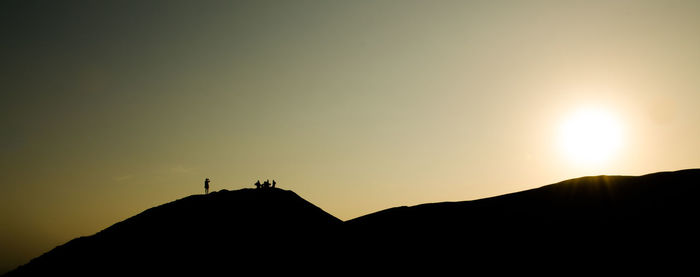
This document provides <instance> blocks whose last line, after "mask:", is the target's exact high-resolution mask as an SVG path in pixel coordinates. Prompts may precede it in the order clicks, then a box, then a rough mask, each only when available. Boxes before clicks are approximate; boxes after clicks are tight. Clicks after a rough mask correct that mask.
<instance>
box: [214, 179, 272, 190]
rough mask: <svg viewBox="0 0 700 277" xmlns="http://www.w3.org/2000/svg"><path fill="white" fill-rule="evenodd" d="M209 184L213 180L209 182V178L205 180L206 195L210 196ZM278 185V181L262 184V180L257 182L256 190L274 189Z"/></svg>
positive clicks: (268, 181)
mask: <svg viewBox="0 0 700 277" xmlns="http://www.w3.org/2000/svg"><path fill="white" fill-rule="evenodd" d="M209 183H211V180H209V178H205V179H204V194H209ZM276 185H277V181H275V180H272V183H270V180H269V179H268V180H267V181H265V182H263V183H260V180H258V181H257V182H255V188H256V189H268V188H274V187H275V186H276Z"/></svg>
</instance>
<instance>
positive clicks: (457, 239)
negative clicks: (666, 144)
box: [345, 169, 700, 260]
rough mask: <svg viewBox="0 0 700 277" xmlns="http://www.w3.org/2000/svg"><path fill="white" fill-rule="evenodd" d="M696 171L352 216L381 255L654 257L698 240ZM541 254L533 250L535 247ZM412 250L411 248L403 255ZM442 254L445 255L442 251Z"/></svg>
mask: <svg viewBox="0 0 700 277" xmlns="http://www.w3.org/2000/svg"><path fill="white" fill-rule="evenodd" d="M699 192H700V170H698V169H693V170H682V171H676V172H661V173H655V174H649V175H644V176H639V177H630V176H594V177H583V178H577V179H572V180H567V181H563V182H560V183H556V184H552V185H548V186H544V187H540V188H536V189H532V190H527V191H522V192H517V193H512V194H507V195H502V196H497V197H492V198H486V199H480V200H474V201H462V202H444V203H432V204H423V205H418V206H412V207H397V208H392V209H387V210H383V211H379V212H376V213H373V214H369V215H365V216H362V217H359V218H355V219H352V220H349V221H347V222H346V226H345V227H346V228H347V229H349V230H352V231H351V232H350V233H352V234H353V236H351V238H352V239H354V240H355V242H354V243H353V244H352V245H355V246H356V247H357V248H363V247H367V246H370V245H371V246H372V247H374V248H376V249H378V251H374V253H379V254H377V255H379V256H401V257H404V258H405V257H406V256H412V257H414V258H416V257H417V258H419V259H420V260H431V259H432V260H435V259H438V260H443V259H444V258H446V257H445V256H447V254H444V253H445V251H448V250H449V249H459V251H464V250H468V252H466V253H462V256H461V257H468V258H472V259H473V258H476V259H477V260H479V259H484V258H483V257H491V258H495V257H497V259H506V257H510V258H513V259H527V257H530V258H531V257H534V256H536V257H540V258H545V257H546V258H547V259H562V257H566V258H565V259H567V260H577V258H581V259H583V257H589V255H593V256H595V257H598V258H600V259H603V257H606V256H607V257H608V258H611V259H613V257H617V259H619V258H620V257H632V256H635V257H638V258H639V257H640V256H645V257H656V256H657V255H659V254H661V253H663V254H662V255H671V254H679V253H682V251H679V249H680V248H679V246H681V245H682V246H683V247H689V248H692V247H693V245H695V246H697V245H698V240H697V232H698V231H699V230H700V228H698V227H697V224H696V223H695V221H696V218H698V215H699V213H698V212H699V211H700V204H699V202H698V195H700V194H699ZM536 250H537V251H539V253H550V254H537V255H534V256H533V251H536ZM406 253H410V254H406ZM440 253H443V254H440Z"/></svg>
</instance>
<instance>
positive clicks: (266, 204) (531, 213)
mask: <svg viewBox="0 0 700 277" xmlns="http://www.w3.org/2000/svg"><path fill="white" fill-rule="evenodd" d="M699 192H700V169H693V170H681V171H676V172H661V173H655V174H649V175H644V176H639V177H630V176H594V177H583V178H577V179H572V180H567V181H563V182H560V183H556V184H552V185H548V186H543V187H540V188H536V189H531V190H527V191H522V192H517V193H512V194H507V195H502V196H497V197H491V198H486V199H480V200H474V201H462V202H443V203H431V204H423V205H418V206H413V207H397V208H392V209H387V210H384V211H379V212H376V213H372V214H369V215H365V216H362V217H359V218H356V219H353V220H349V221H346V222H341V221H340V220H338V219H337V218H335V217H333V216H332V215H330V214H328V213H326V212H324V211H323V210H321V209H320V208H318V207H316V206H314V205H313V204H311V203H309V202H307V201H305V200H304V199H302V198H301V197H299V196H298V195H296V194H295V193H293V192H291V191H285V190H281V189H258V190H256V189H243V190H238V191H226V190H223V191H219V192H214V193H211V194H209V195H193V196H189V197H186V198H183V199H180V200H177V201H174V202H171V203H167V204H164V205H161V206H158V207H154V208H151V209H149V210H146V211H144V212H142V213H140V214H138V215H136V216H134V217H131V218H129V219H127V220H124V221H122V222H119V223H117V224H114V225H113V226H111V227H109V228H107V229H105V230H103V231H101V232H99V233H97V234H95V235H93V236H88V237H82V238H78V239H75V240H72V241H70V242H68V243H66V244H64V245H62V246H59V247H56V248H55V249H53V250H52V251H50V252H48V253H46V254H44V255H42V256H40V257H38V258H36V259H34V260H32V261H31V262H30V263H28V264H27V265H24V266H21V267H20V268H18V269H17V270H15V271H12V272H10V273H9V274H8V275H7V276H36V275H48V274H52V275H56V274H58V275H63V274H66V275H105V274H129V275H133V274H135V273H136V274H137V275H145V274H158V275H164V274H181V273H183V272H196V274H198V275H209V274H208V273H233V272H239V273H242V272H252V271H251V270H255V271H254V272H253V273H261V274H272V273H290V272H293V273H305V274H308V273H320V274H333V272H335V271H329V272H319V271H323V270H325V269H328V268H335V269H338V268H343V269H345V270H346V271H345V273H347V270H351V271H356V273H357V274H366V272H367V270H377V269H379V270H382V271H386V272H387V273H392V274H398V273H415V272H414V270H415V269H416V268H422V269H426V268H427V269H429V270H431V272H432V271H434V270H436V269H438V268H441V269H444V270H446V269H449V270H450V271H459V270H463V266H465V265H468V266H470V267H472V268H474V267H475V266H479V265H481V269H492V268H494V267H493V266H484V265H495V266H496V267H501V266H502V265H503V264H508V265H510V266H513V265H514V264H528V265H535V266H542V267H547V268H553V267H556V266H562V265H565V267H567V268H569V269H571V268H574V269H576V268H583V267H586V268H590V267H594V268H595V267H597V268H608V267H609V266H610V265H612V264H615V263H619V262H620V261H621V260H627V261H632V262H631V264H633V265H635V266H636V265H637V264H640V263H644V264H646V265H648V264H659V263H660V262H662V261H665V262H666V264H670V263H669V262H668V261H669V260H670V261H672V263H673V264H674V265H675V266H679V265H681V267H679V268H683V267H682V264H683V262H687V261H690V262H692V263H689V265H692V264H694V256H693V255H692V253H694V251H695V249H697V247H698V246H700V243H698V239H697V233H698V231H700V228H698V227H697V226H696V225H697V224H695V221H696V218H698V212H699V211H700V205H699V204H698V203H699V202H698V201H697V199H698V193H699ZM688 253H691V254H688ZM592 257H595V261H596V263H591V262H590V261H591V258H592ZM543 261H546V263H545V264H543ZM601 261H607V263H605V264H602V265H601V264H599V263H600V262H601ZM595 264H598V265H597V266H596V265H595ZM572 266H573V267H572ZM335 273H337V272H335ZM432 273H435V272H432Z"/></svg>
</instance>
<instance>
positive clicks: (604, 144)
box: [559, 109, 622, 165]
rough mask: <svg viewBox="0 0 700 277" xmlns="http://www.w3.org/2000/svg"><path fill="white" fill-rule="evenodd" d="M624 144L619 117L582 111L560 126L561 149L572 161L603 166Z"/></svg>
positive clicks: (592, 111) (593, 111) (586, 110)
mask: <svg viewBox="0 0 700 277" xmlns="http://www.w3.org/2000/svg"><path fill="white" fill-rule="evenodd" d="M621 145H622V129H621V126H620V124H619V122H618V121H617V118H616V117H615V116H613V115H612V114H610V113H608V112H606V111H604V110H600V109H583V110H579V111H577V112H575V113H573V114H571V116H570V117H568V118H566V119H565V121H564V122H563V124H562V125H561V127H560V133H559V146H560V147H561V150H562V152H563V153H564V154H565V155H566V156H567V157H568V158H569V159H571V161H572V162H575V163H577V164H581V165H601V164H602V163H605V162H607V161H609V160H610V159H611V158H612V157H613V156H614V155H615V154H616V152H617V151H618V150H619V148H620V146H621Z"/></svg>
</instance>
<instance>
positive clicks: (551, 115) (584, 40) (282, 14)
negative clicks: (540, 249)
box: [0, 0, 700, 272]
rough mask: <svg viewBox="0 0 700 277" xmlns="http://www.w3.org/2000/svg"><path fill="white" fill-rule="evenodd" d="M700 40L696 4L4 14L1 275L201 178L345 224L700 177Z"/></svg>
mask: <svg viewBox="0 0 700 277" xmlns="http://www.w3.org/2000/svg"><path fill="white" fill-rule="evenodd" d="M699 29H700V2H698V1H667V0H664V1H644V0H636V1H609V0H607V1H596V0H593V1H567V0H564V1H561V0H557V1H520V0H518V1H505V0H497V1H389V0H380V1H331V0H328V1H175V0H173V1H148V0H147V1H70V0H69V1H49V0H25V1H20V0H6V1H2V2H0V61H1V62H0V95H1V98H0V99H1V101H0V124H1V125H0V126H2V128H1V129H0V272H4V271H7V270H9V269H12V268H14V267H16V266H17V265H19V264H23V263H26V262H28V261H29V259H30V258H32V257H36V256H38V255H40V254H42V253H44V252H46V251H49V250H51V249H52V248H53V247H55V246H57V245H60V244H63V243H65V242H67V241H69V240H70V239H73V238H76V237H78V236H86V235H92V234H94V233H96V232H98V231H100V230H102V229H104V228H106V227H108V226H110V225H112V224H114V223H116V222H118V221H121V220H124V219H126V218H128V217H130V216H133V215H135V214H137V213H140V212H141V211H143V210H145V209H148V208H150V207H153V206H156V205H160V204H163V203H167V202H170V201H173V200H176V199H179V198H182V197H186V196H188V195H192V194H200V193H203V181H204V178H207V177H208V178H211V180H212V183H211V186H212V187H211V190H220V189H228V190H235V189H241V188H252V187H253V183H254V182H255V181H256V180H262V181H264V180H267V179H270V180H272V179H274V180H276V181H277V183H278V187H281V188H284V189H290V190H293V191H295V192H296V193H297V194H299V195H300V196H302V197H303V198H305V199H306V200H308V201H310V202H312V203H314V204H315V205H317V206H319V207H321V208H322V209H324V210H325V211H327V212H329V213H331V214H333V215H335V216H336V217H338V218H340V219H343V220H348V219H352V218H355V217H358V216H361V215H364V214H367V213H371V212H375V211H379V210H382V209H386V208H390V207H394V206H401V205H416V204H421V203H428V202H441V201H461V200H472V199H479V198H484V197H489V196H495V195H500V194H504V193H510V192H515V191H520V190H525V189H530V188H536V187H539V186H543V185H547V184H551V183H555V182H559V181H562V180H565V179H570V178H575V177H581V176H586V175H601V174H609V175H641V174H646V173H652V172H657V171H667V170H679V169H685V168H695V167H700V144H698V143H697V141H698V139H699V138H700V109H698V108H697V104H698V103H700V78H699V77H700V51H697V49H700V36H698V35H697V30H699ZM582 114H584V115H585V114H589V115H591V114H592V115H591V116H581V115H582ZM580 118H584V119H582V120H581V119H580ZM582 122H583V123H582ZM602 125H604V126H606V127H605V128H602V129H601V128H599V127H598V126H602ZM589 127H590V128H589ZM572 130H573V131H572ZM582 130H583V131H582ZM589 136H591V137H589ZM572 137H573V138H572ZM582 138H583V139H582ZM590 142H595V143H594V144H592V146H591V145H590ZM598 142H599V143H598ZM586 143H589V145H587V146H586V145H583V144H586ZM586 147H587V148H586ZM581 149H584V151H581ZM591 154H593V155H591Z"/></svg>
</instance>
